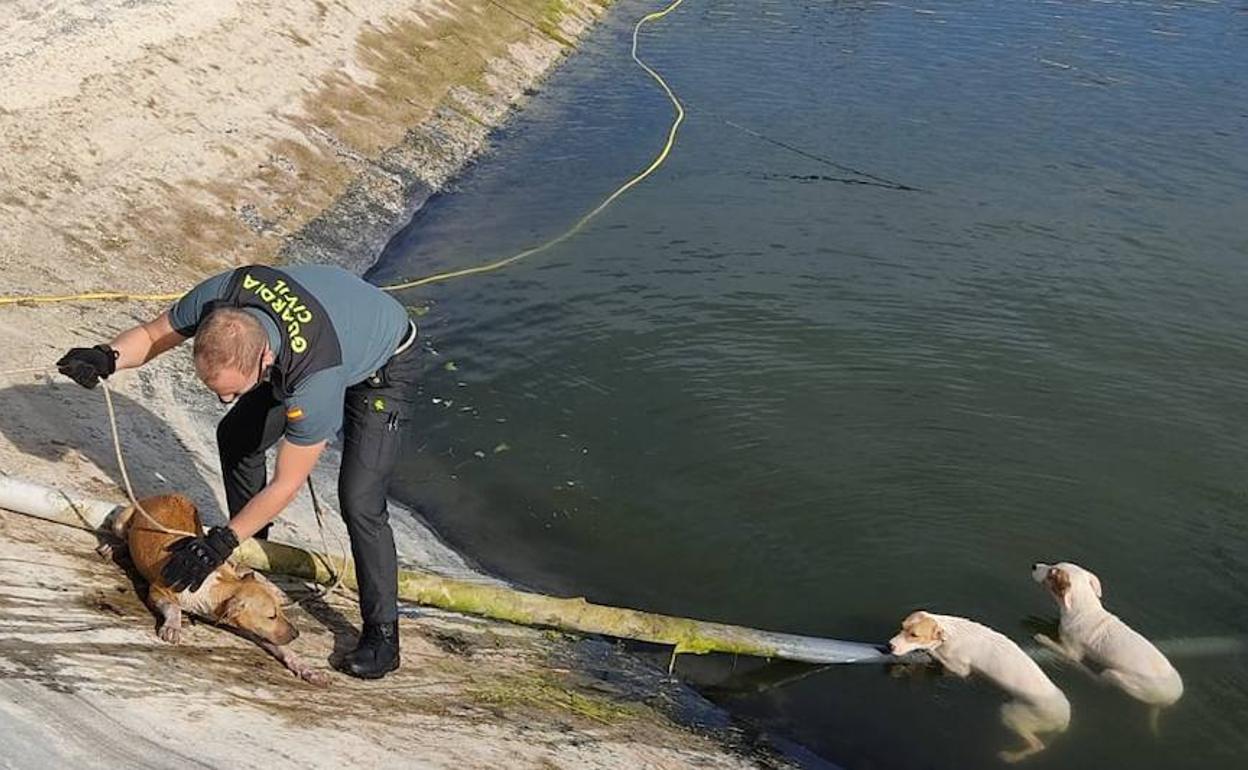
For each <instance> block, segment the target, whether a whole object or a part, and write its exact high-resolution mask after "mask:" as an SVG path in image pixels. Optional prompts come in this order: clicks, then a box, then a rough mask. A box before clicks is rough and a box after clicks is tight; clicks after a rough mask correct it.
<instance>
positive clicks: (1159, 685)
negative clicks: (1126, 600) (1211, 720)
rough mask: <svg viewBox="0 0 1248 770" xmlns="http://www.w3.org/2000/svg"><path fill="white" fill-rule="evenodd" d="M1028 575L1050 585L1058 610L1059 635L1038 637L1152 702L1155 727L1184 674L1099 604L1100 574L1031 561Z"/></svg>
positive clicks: (1180, 693)
mask: <svg viewBox="0 0 1248 770" xmlns="http://www.w3.org/2000/svg"><path fill="white" fill-rule="evenodd" d="M1031 576H1032V577H1033V578H1034V579H1035V581H1036V582H1037V583H1040V584H1041V585H1043V586H1044V587H1045V588H1046V589H1048V591H1049V593H1050V594H1052V595H1053V598H1054V600H1056V601H1057V606H1058V608H1059V610H1060V611H1061V623H1060V625H1059V628H1058V630H1059V632H1060V633H1059V636H1060V637H1061V641H1060V642H1059V641H1054V640H1052V639H1050V638H1049V637H1047V636H1045V635H1044V634H1036V641H1037V642H1040V643H1041V644H1043V645H1044V646H1045V647H1048V648H1049V649H1051V650H1053V651H1054V652H1056V653H1058V654H1059V655H1062V656H1064V657H1066V658H1069V659H1070V660H1072V661H1074V662H1075V663H1078V664H1080V666H1081V667H1083V668H1084V669H1085V670H1087V668H1086V667H1084V666H1082V661H1083V660H1084V659H1087V660H1090V661H1092V662H1093V663H1095V664H1097V665H1098V666H1101V667H1102V668H1101V672H1100V673H1099V674H1095V673H1092V672H1091V671H1090V670H1089V671H1088V673H1090V674H1092V675H1093V676H1097V677H1099V678H1100V679H1102V680H1103V681H1105V682H1108V683H1110V684H1112V685H1114V686H1115V687H1118V688H1120V689H1121V690H1122V691H1123V692H1125V693H1127V694H1128V695H1130V696H1131V697H1132V698H1135V699H1136V700H1140V701H1143V702H1145V703H1147V704H1149V705H1151V706H1153V707H1154V708H1153V712H1152V724H1153V727H1154V729H1156V725H1157V717H1158V716H1159V714H1160V710H1161V707H1163V706H1169V705H1172V704H1173V703H1174V702H1175V701H1177V700H1178V699H1179V698H1181V697H1182V696H1183V679H1182V678H1181V677H1180V676H1179V672H1178V671H1175V669H1174V666H1172V665H1170V661H1169V660H1167V659H1166V656H1165V655H1163V654H1161V650H1158V649H1157V648H1156V647H1154V646H1153V643H1152V642H1150V641H1148V640H1147V639H1145V638H1144V637H1143V636H1142V635H1141V634H1140V633H1139V632H1137V631H1135V630H1134V629H1133V628H1131V627H1130V626H1128V625H1127V624H1126V623H1123V622H1122V621H1121V620H1120V619H1119V618H1118V616H1117V615H1114V614H1113V613H1111V612H1109V611H1108V610H1106V609H1105V608H1104V607H1102V606H1101V596H1102V591H1101V581H1100V579H1098V578H1097V577H1096V575H1094V574H1092V573H1091V572H1089V571H1088V570H1086V569H1084V568H1083V567H1080V566H1079V565H1078V564H1071V563H1070V562H1060V563H1058V564H1033V565H1032V568H1031Z"/></svg>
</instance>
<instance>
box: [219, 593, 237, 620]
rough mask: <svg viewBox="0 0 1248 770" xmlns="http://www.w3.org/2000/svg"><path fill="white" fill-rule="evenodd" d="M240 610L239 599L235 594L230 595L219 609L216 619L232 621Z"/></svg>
mask: <svg viewBox="0 0 1248 770" xmlns="http://www.w3.org/2000/svg"><path fill="white" fill-rule="evenodd" d="M242 611H243V603H242V602H241V601H239V599H238V597H237V596H231V597H230V598H229V599H227V600H226V602H225V606H224V607H223V608H222V609H221V614H220V615H219V616H218V617H217V620H219V621H222V622H225V623H233V622H234V620H235V619H236V618H237V617H238V616H239V614H240V613H242Z"/></svg>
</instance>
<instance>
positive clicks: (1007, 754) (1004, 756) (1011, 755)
mask: <svg viewBox="0 0 1248 770" xmlns="http://www.w3.org/2000/svg"><path fill="white" fill-rule="evenodd" d="M1028 753H1029V752H1025V751H999V752H997V758H998V759H1000V760H1001V761H1002V762H1004V763H1006V764H1007V765H1012V764H1014V763H1015V762H1017V761H1018V760H1020V759H1022V758H1023V757H1025V756H1027V754H1028Z"/></svg>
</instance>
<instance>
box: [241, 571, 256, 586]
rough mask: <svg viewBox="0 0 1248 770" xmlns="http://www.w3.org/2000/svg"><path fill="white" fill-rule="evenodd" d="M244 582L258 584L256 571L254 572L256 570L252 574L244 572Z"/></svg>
mask: <svg viewBox="0 0 1248 770" xmlns="http://www.w3.org/2000/svg"><path fill="white" fill-rule="evenodd" d="M243 580H250V581H251V582H253V583H254V582H256V573H255V571H254V570H252V571H250V572H244V573H243Z"/></svg>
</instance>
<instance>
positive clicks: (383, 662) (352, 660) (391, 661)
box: [338, 620, 399, 679]
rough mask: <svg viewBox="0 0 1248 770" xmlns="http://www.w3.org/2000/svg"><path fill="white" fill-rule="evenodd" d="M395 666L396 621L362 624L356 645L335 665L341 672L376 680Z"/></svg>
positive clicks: (397, 644) (397, 651)
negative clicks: (361, 631)
mask: <svg viewBox="0 0 1248 770" xmlns="http://www.w3.org/2000/svg"><path fill="white" fill-rule="evenodd" d="M398 667H399V621H397V620H396V621H394V622H392V623H365V624H364V633H362V634H360V641H359V644H357V645H356V647H355V649H354V650H352V651H351V652H348V653H347V654H346V655H344V656H343V657H342V662H341V663H339V664H338V668H339V670H341V671H342V672H343V673H344V674H350V675H351V676H354V677H358V678H360V679H380V678H382V677H383V676H385V675H386V674H388V673H390V672H391V671H394V670H395V669H396V668H398Z"/></svg>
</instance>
